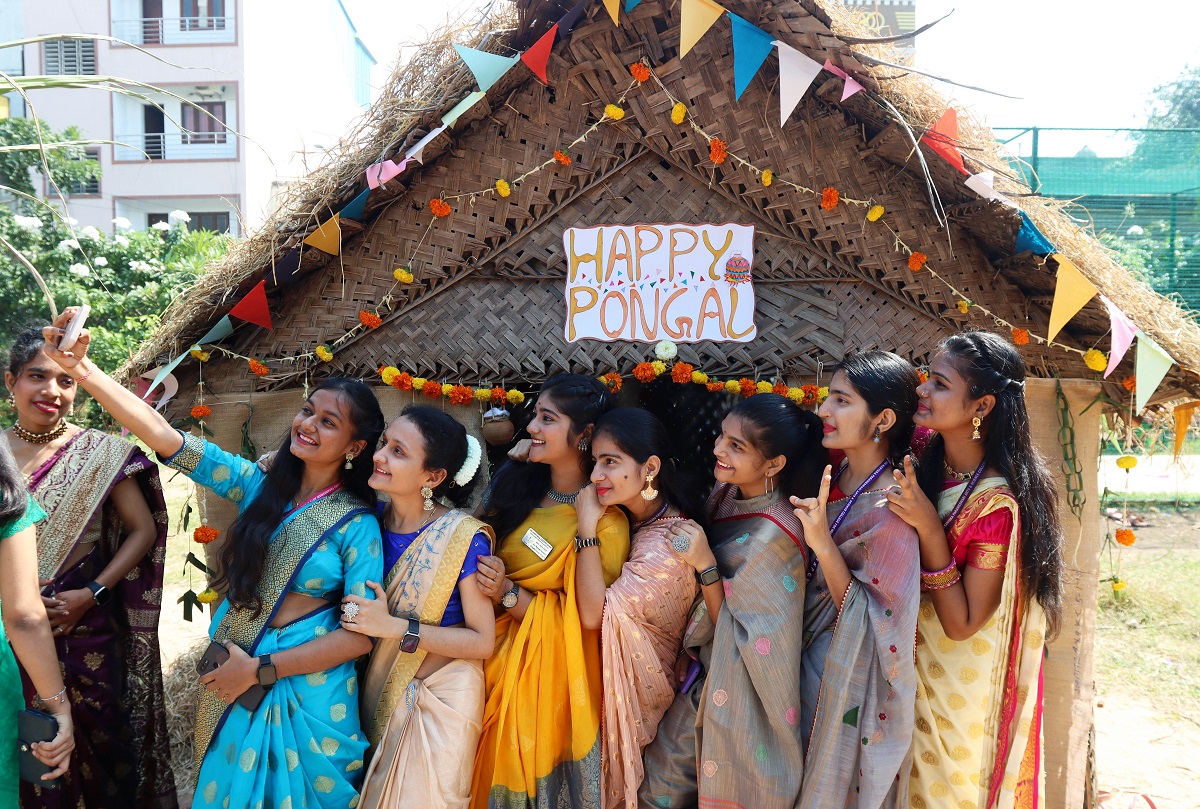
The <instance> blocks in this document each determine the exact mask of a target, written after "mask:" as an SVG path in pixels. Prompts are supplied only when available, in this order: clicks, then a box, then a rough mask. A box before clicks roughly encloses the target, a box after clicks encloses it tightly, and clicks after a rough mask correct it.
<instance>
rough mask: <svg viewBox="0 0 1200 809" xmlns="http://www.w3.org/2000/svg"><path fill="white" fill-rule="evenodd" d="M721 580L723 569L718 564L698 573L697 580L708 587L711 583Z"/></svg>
mask: <svg viewBox="0 0 1200 809" xmlns="http://www.w3.org/2000/svg"><path fill="white" fill-rule="evenodd" d="M720 580H721V571H720V569H718V568H717V566H716V565H713V566H712V567H710V568H706V569H704V570H701V571H700V572H698V573H697V574H696V581H698V582H700V586H702V587H707V586H708V585H710V584H716V583H717V582H719V581H720Z"/></svg>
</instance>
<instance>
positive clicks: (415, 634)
mask: <svg viewBox="0 0 1200 809" xmlns="http://www.w3.org/2000/svg"><path fill="white" fill-rule="evenodd" d="M420 642H421V622H420V621H414V620H412V619H409V621H408V629H406V630H405V631H404V637H403V638H401V639H400V651H402V652H404V653H405V654H412V653H413V652H415V651H416V650H417V644H419V643H420Z"/></svg>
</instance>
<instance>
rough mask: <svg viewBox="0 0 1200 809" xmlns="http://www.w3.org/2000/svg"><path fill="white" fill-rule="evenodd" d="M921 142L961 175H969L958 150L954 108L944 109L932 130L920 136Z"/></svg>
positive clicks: (956, 112) (956, 120)
mask: <svg viewBox="0 0 1200 809" xmlns="http://www.w3.org/2000/svg"><path fill="white" fill-rule="evenodd" d="M921 142H922V143H924V144H925V145H926V146H928V147H929V148H930V149H932V150H933V151H934V152H936V153H937V154H939V155H941V156H942V157H943V158H944V159H945V161H946V162H947V163H949V164H950V165H952V166H954V168H956V169H958V170H959V171H960V172H961V173H963V174H970V172H968V171H967V167H966V166H964V165H963V156H962V152H960V151H959V150H958V111H957V110H956V109H954V107H947V108H946V111H945V112H943V113H942V117H941V118H938V119H937V122H936V123H934V125H933V128H932V129H930V130H929V131H928V132H926V133H925V134H924V135H922V136H921Z"/></svg>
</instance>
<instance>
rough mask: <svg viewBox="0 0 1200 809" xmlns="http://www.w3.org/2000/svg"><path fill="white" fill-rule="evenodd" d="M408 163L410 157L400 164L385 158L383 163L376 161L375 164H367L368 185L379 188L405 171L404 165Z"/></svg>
mask: <svg viewBox="0 0 1200 809" xmlns="http://www.w3.org/2000/svg"><path fill="white" fill-rule="evenodd" d="M406 165H408V158H407V157H406V158H404V159H403V160H401V161H400V163H399V164H397V163H395V162H393V161H391V160H385V161H383V162H382V163H376V164H375V165H373V166H367V187H368V188H372V189H375V188H378V187H379V186H381V185H383V184H384V183H386V182H387V181H388V180H390V179H392V178H393V177H395V176H397V175H398V174H400V172H402V171H404V167H405V166H406Z"/></svg>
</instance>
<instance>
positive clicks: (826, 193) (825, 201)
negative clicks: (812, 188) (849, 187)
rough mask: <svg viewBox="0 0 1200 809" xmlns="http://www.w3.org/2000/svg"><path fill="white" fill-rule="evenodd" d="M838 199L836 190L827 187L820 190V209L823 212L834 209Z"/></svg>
mask: <svg viewBox="0 0 1200 809" xmlns="http://www.w3.org/2000/svg"><path fill="white" fill-rule="evenodd" d="M839 199H841V195H840V194H838V190H837V189H836V188H832V187H828V188H822V189H821V207H822V208H824V209H825V210H827V211H832V210H833V209H834V208H836V207H837V204H838V200H839Z"/></svg>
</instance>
